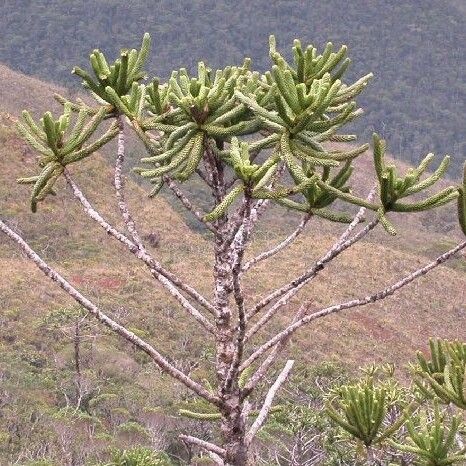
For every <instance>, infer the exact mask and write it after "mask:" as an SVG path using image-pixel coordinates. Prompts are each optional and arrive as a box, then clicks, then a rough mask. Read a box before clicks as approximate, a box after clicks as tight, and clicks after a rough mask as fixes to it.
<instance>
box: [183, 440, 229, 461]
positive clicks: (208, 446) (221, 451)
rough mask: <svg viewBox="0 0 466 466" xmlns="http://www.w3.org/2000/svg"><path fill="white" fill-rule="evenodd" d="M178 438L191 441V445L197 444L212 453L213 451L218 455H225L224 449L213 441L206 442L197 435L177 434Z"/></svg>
mask: <svg viewBox="0 0 466 466" xmlns="http://www.w3.org/2000/svg"><path fill="white" fill-rule="evenodd" d="M179 438H180V440H183V441H184V442H187V443H191V444H193V445H197V446H198V447H201V448H203V449H204V450H207V451H210V452H212V453H215V454H216V455H219V456H220V457H221V458H223V457H225V453H226V452H225V450H224V449H223V448H221V447H219V446H217V445H215V444H213V443H210V442H206V441H205V440H202V439H200V438H197V437H193V436H192V435H184V434H182V435H180V436H179Z"/></svg>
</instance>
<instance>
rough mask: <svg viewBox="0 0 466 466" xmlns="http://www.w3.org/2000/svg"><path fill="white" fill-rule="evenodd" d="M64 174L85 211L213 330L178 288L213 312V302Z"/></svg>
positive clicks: (187, 308) (192, 313) (199, 320)
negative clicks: (133, 238)
mask: <svg viewBox="0 0 466 466" xmlns="http://www.w3.org/2000/svg"><path fill="white" fill-rule="evenodd" d="M64 176H65V178H66V181H67V183H68V185H69V186H70V187H71V190H72V192H73V195H74V196H75V197H76V198H77V199H78V200H79V202H80V203H81V205H82V207H83V209H84V211H85V213H86V214H87V215H88V216H89V217H90V218H91V219H92V220H94V221H95V222H97V223H98V224H99V225H100V226H101V227H102V228H103V229H104V230H105V231H106V232H107V233H108V234H109V235H111V236H113V237H114V238H116V239H117V240H118V241H120V242H121V243H123V244H124V245H125V246H127V247H128V249H129V250H130V251H131V252H132V253H133V254H134V255H135V256H136V257H138V258H139V259H140V260H142V261H143V262H144V263H145V264H146V265H147V266H148V267H149V269H150V271H151V273H152V275H153V276H154V277H155V278H156V279H157V280H158V281H159V282H160V283H161V284H162V285H163V286H164V287H165V288H166V289H167V290H168V292H169V293H170V294H171V295H172V296H173V297H174V298H175V299H176V300H177V301H178V302H179V303H180V304H181V305H182V306H183V308H184V309H186V310H187V311H188V312H189V313H190V314H191V315H192V316H193V317H194V318H195V319H196V320H197V321H198V322H200V323H201V324H202V325H203V326H204V327H205V328H207V329H208V330H209V331H210V332H213V325H212V324H211V323H210V322H209V321H208V319H206V318H205V317H204V316H203V315H202V314H201V313H200V312H199V311H198V310H197V309H196V308H195V307H194V306H192V305H191V303H190V302H189V301H188V300H187V299H186V298H185V297H184V296H183V295H182V294H181V293H180V292H179V291H178V290H177V288H179V289H180V290H182V291H184V292H185V293H186V294H188V295H189V296H190V297H191V298H193V299H194V300H196V301H197V302H198V303H199V304H201V305H202V306H203V307H205V308H206V309H207V310H209V311H210V312H213V306H212V304H210V303H209V302H208V301H207V300H206V299H205V298H204V297H203V296H202V295H200V294H199V293H198V292H197V291H196V290H194V289H193V288H192V287H190V286H189V285H187V284H185V283H184V282H183V281H181V280H180V279H179V278H178V277H177V276H176V275H174V274H173V273H171V272H169V271H167V270H165V269H164V268H163V267H162V265H161V264H160V263H159V262H158V261H156V260H155V259H154V258H153V257H152V256H151V255H150V254H149V253H148V252H147V251H146V250H145V248H142V249H141V247H138V246H137V245H136V244H135V243H134V242H133V241H131V240H130V239H129V238H128V237H127V236H126V235H124V234H123V233H121V232H120V231H118V230H117V229H116V228H114V227H113V226H112V225H110V224H109V223H108V222H107V221H106V220H105V219H104V218H103V217H102V215H101V214H100V213H99V212H98V211H97V210H95V209H94V207H93V206H92V205H91V203H90V202H89V201H88V199H87V198H86V197H85V196H84V194H83V193H82V191H81V190H80V189H79V187H78V186H77V184H76V183H75V182H74V181H73V179H72V178H71V175H70V174H69V173H68V172H67V171H66V170H65V173H64Z"/></svg>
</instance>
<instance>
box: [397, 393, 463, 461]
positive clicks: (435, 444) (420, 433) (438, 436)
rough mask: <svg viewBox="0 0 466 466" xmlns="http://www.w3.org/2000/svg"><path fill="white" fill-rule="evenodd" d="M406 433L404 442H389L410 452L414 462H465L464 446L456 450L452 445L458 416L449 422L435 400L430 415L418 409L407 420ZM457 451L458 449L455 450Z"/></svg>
mask: <svg viewBox="0 0 466 466" xmlns="http://www.w3.org/2000/svg"><path fill="white" fill-rule="evenodd" d="M405 425H406V428H407V429H408V436H407V439H406V441H405V442H404V443H398V442H394V441H392V442H391V443H392V445H393V446H395V447H396V448H397V449H399V450H401V451H404V452H407V453H413V454H414V455H415V456H416V462H415V464H417V465H423V466H446V465H449V464H455V463H464V461H466V455H465V453H466V449H465V448H462V449H460V450H459V451H458V450H457V448H456V447H455V437H456V435H457V434H458V433H459V430H460V425H461V416H453V417H452V418H451V421H450V425H448V424H447V421H446V415H445V413H442V412H441V411H440V409H439V404H438V402H437V401H434V413H433V417H432V416H430V413H428V412H421V413H420V414H418V415H417V416H415V417H412V418H409V419H408V420H407V422H406V424H405ZM455 450H457V451H455Z"/></svg>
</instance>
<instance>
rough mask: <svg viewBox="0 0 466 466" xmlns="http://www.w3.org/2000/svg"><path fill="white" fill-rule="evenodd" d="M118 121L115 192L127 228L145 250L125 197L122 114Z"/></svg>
mask: <svg viewBox="0 0 466 466" xmlns="http://www.w3.org/2000/svg"><path fill="white" fill-rule="evenodd" d="M117 121H118V128H119V131H118V139H117V159H116V164H115V192H116V197H117V201H118V208H119V209H120V212H121V216H122V217H123V220H124V222H125V225H126V229H127V230H128V232H129V234H130V235H131V237H132V238H133V241H134V242H135V243H136V246H137V247H138V248H139V249H141V250H144V246H143V244H142V241H141V237H140V236H139V233H138V230H137V228H136V224H135V222H134V220H133V217H132V215H131V213H130V212H129V209H128V205H127V204H126V199H125V191H124V189H125V179H124V176H123V173H122V171H123V163H124V161H125V130H124V122H123V117H122V116H121V115H120V116H118V117H117Z"/></svg>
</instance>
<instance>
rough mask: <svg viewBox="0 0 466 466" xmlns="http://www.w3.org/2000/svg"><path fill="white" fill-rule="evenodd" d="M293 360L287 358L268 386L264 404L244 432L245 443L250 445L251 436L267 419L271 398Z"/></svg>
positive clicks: (252, 436) (281, 383)
mask: <svg viewBox="0 0 466 466" xmlns="http://www.w3.org/2000/svg"><path fill="white" fill-rule="evenodd" d="M293 364H294V361H293V360H291V359H290V360H289V361H287V363H286V364H285V367H284V368H283V370H282V371H281V373H280V375H279V376H278V377H277V380H275V382H274V384H273V385H272V386H271V387H270V390H269V391H268V393H267V395H266V397H265V401H264V404H263V405H262V408H261V409H260V411H259V414H258V416H257V418H256V420H255V421H254V423H253V424H252V426H251V428H250V429H249V432H248V433H247V434H246V445H250V443H251V442H252V440H253V438H254V437H255V435H256V434H257V432H258V431H259V429H260V428H261V427H262V425H263V424H264V422H265V420H266V419H267V416H268V414H269V411H270V408H271V407H272V403H273V400H274V398H275V395H276V394H277V391H278V390H279V389H280V387H281V386H282V385H283V383H284V382H285V380H286V378H287V377H288V374H289V373H290V371H291V369H292V368H293Z"/></svg>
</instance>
